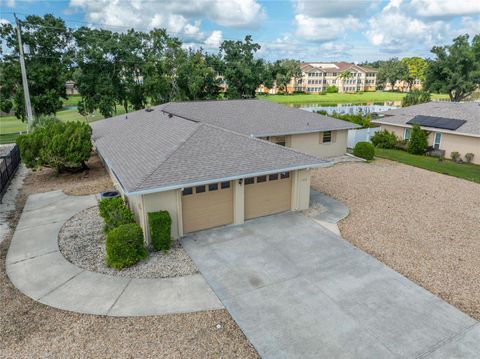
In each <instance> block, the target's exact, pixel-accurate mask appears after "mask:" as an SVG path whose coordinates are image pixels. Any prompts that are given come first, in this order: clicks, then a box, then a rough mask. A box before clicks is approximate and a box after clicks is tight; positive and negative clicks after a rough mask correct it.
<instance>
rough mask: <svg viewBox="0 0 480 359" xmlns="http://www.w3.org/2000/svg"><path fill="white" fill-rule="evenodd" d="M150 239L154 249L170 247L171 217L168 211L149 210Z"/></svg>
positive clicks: (166, 249)
mask: <svg viewBox="0 0 480 359" xmlns="http://www.w3.org/2000/svg"><path fill="white" fill-rule="evenodd" d="M148 225H149V227H150V240H151V242H152V246H153V248H154V249H155V250H156V251H161V250H163V251H168V250H169V249H170V248H171V247H172V237H171V234H170V233H171V231H172V218H171V217H170V214H169V213H168V211H159V212H151V213H149V214H148Z"/></svg>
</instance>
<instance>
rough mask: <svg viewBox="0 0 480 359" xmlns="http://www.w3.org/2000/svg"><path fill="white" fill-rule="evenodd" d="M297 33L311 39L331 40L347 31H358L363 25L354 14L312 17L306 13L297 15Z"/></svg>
mask: <svg viewBox="0 0 480 359" xmlns="http://www.w3.org/2000/svg"><path fill="white" fill-rule="evenodd" d="M295 24H296V27H297V31H296V33H297V35H298V36H300V37H302V38H304V39H306V40H311V41H331V40H335V39H337V38H339V37H341V36H342V35H343V34H345V33H346V32H347V31H356V30H358V29H360V28H361V27H362V26H363V25H362V23H361V22H360V21H359V20H358V19H357V18H355V17H353V16H346V17H344V18H326V17H310V16H307V15H304V14H298V15H296V16H295Z"/></svg>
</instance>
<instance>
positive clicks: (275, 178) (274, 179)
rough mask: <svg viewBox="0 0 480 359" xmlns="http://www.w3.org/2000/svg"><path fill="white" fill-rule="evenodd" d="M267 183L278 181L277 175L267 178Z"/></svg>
mask: <svg viewBox="0 0 480 359" xmlns="http://www.w3.org/2000/svg"><path fill="white" fill-rule="evenodd" d="M268 180H269V181H276V180H278V173H275V174H273V175H270V176H268Z"/></svg>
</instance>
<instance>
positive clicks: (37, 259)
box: [6, 191, 224, 316]
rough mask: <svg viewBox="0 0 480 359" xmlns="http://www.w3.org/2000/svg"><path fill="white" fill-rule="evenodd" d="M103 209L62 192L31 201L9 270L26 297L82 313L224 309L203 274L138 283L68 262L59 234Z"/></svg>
mask: <svg viewBox="0 0 480 359" xmlns="http://www.w3.org/2000/svg"><path fill="white" fill-rule="evenodd" d="M96 203H97V200H96V199H95V196H94V195H91V196H67V195H65V194H64V193H63V192H62V191H54V192H47V193H39V194H34V195H31V196H30V197H29V198H28V200H27V203H26V204H25V208H24V210H23V213H22V216H21V218H20V221H19V222H18V225H17V228H16V230H15V234H14V236H13V239H12V243H11V244H10V248H9V251H8V254H7V261H6V270H7V275H8V277H9V278H10V280H11V282H12V283H13V284H14V285H15V287H17V288H18V289H19V290H20V291H21V292H22V293H24V294H25V295H27V296H28V297H30V298H32V299H34V300H36V301H39V302H40V303H43V304H46V305H49V306H52V307H55V308H58V309H64V310H68V311H72V312H77V313H85V314H97V315H110V316H147V315H163V314H172V313H183V312H195V311H203V310H214V309H223V308H224V307H223V305H222V304H221V302H220V301H219V300H218V298H217V296H216V295H215V293H213V291H212V290H211V289H210V287H209V286H208V284H207V283H206V282H205V280H204V278H203V276H202V275H201V274H194V275H191V276H186V277H177V278H158V279H137V278H125V277H117V276H110V275H106V274H101V273H96V272H91V271H88V270H84V269H81V268H79V267H77V266H75V265H73V264H72V263H70V262H69V261H67V259H65V257H64V256H63V255H62V254H61V253H60V250H59V248H58V233H59V232H60V229H61V228H62V226H63V224H64V223H65V221H66V220H68V219H69V218H70V217H72V216H73V215H75V214H76V213H78V212H79V211H82V210H84V209H86V208H89V207H91V206H94V205H95V204H96Z"/></svg>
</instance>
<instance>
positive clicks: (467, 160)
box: [465, 152, 475, 163]
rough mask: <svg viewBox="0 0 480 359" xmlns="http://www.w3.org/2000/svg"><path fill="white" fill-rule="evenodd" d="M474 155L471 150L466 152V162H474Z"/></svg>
mask: <svg viewBox="0 0 480 359" xmlns="http://www.w3.org/2000/svg"><path fill="white" fill-rule="evenodd" d="M474 156H475V155H474V154H473V153H471V152H468V153H466V154H465V162H467V163H472V161H473V157H474Z"/></svg>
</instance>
